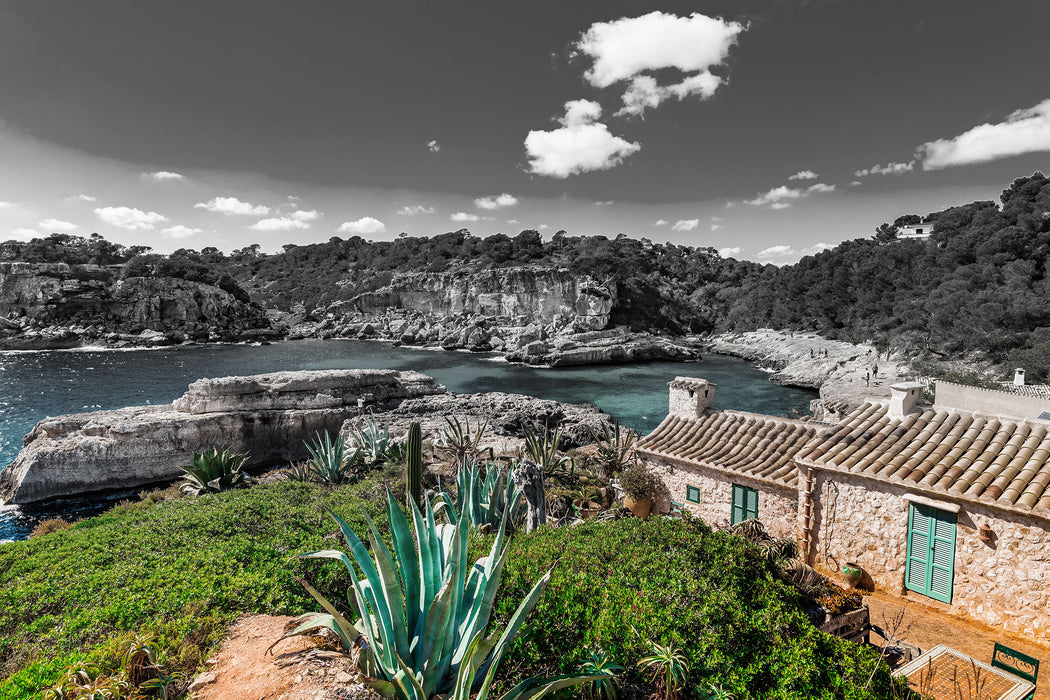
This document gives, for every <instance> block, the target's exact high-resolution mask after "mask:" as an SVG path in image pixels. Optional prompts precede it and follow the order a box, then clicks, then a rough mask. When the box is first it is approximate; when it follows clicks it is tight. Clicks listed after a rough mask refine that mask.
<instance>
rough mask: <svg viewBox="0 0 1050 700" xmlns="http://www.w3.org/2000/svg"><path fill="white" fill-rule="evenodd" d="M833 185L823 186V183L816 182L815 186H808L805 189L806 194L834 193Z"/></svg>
mask: <svg viewBox="0 0 1050 700" xmlns="http://www.w3.org/2000/svg"><path fill="white" fill-rule="evenodd" d="M834 191H835V186H834V185H825V184H824V183H823V182H818V183H817V184H815V185H810V186H809V187H807V188H806V192H834Z"/></svg>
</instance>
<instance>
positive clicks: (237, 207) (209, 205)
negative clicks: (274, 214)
mask: <svg viewBox="0 0 1050 700" xmlns="http://www.w3.org/2000/svg"><path fill="white" fill-rule="evenodd" d="M193 206H194V208H196V209H207V210H208V211H212V212H215V213H217V214H225V215H227V216H232V215H240V216H266V215H267V214H269V213H270V207H267V206H263V205H261V204H252V203H251V202H242V201H241V200H239V199H237V198H236V197H213V198H212V199H209V200H208V201H207V202H197V203H196V204H194V205H193Z"/></svg>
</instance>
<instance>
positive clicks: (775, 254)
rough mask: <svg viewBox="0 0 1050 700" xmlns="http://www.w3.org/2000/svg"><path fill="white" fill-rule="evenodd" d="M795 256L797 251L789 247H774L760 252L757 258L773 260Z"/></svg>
mask: <svg viewBox="0 0 1050 700" xmlns="http://www.w3.org/2000/svg"><path fill="white" fill-rule="evenodd" d="M794 254H795V249H794V248H792V247H791V246H789V245H774V246H770V247H769V248H763V249H762V250H760V251H758V255H757V256H756V257H757V258H759V259H761V260H772V259H775V258H786V257H790V256H792V255H794Z"/></svg>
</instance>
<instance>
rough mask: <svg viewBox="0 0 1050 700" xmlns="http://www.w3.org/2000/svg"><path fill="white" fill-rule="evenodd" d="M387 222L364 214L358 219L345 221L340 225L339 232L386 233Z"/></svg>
mask: <svg viewBox="0 0 1050 700" xmlns="http://www.w3.org/2000/svg"><path fill="white" fill-rule="evenodd" d="M385 231H386V224H384V223H383V222H382V221H380V220H379V219H373V218H372V217H371V216H362V217H361V218H360V219H358V220H357V221H344V222H343V223H342V224H340V225H339V233H358V234H372V233H384V232H385Z"/></svg>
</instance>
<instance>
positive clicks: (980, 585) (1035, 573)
mask: <svg viewBox="0 0 1050 700" xmlns="http://www.w3.org/2000/svg"><path fill="white" fill-rule="evenodd" d="M812 472H813V479H812V488H813V499H812V501H813V506H812V512H813V516H812V524H811V528H810V534H809V541H810V547H809V552H808V555H809V561H810V563H811V564H813V565H814V566H816V567H817V568H819V569H823V570H825V571H829V570H836V571H841V567H842V564H844V563H845V562H846V561H853V562H856V563H857V564H859V565H860V566H861V567H862V568H863V569H864V570H865V571H866V572H867V573H868V574H869V575H870V576H871V578H872V580H873V582H874V584H875V586H876V587H877V588H878V589H881V590H884V591H886V592H887V593H890V594H893V595H899V596H903V597H905V598H906V599H909V600H914V601H915V602H918V603H921V604H924V605H929V606H932V607H935V608H939V609H942V610H945V611H947V612H958V613H961V614H964V615H967V616H969V617H972V618H974V619H977V620H980V621H981V622H984V623H986V624H989V625H993V626H996V627H1002V628H1004V629H1007V630H1010V631H1011V632H1015V633H1018V634H1023V635H1025V636H1026V637H1030V638H1032V639H1035V640H1037V641H1041V642H1047V641H1050V521H1047V519H1046V518H1040V517H1035V516H1031V515H1026V514H1023V513H1016V512H1013V511H1010V510H1006V509H999V508H994V507H990V506H986V505H983V504H976V503H973V502H970V501H967V500H963V499H959V500H949V499H944V504H945V506H946V507H951V508H955V507H958V508H959V512H958V514H957V518H958V520H957V526H956V537H955V561H954V579H953V585H952V602H951V603H950V604H945V603H941V602H939V601H936V600H934V599H932V598H928V597H926V596H924V595H922V594H920V593H916V592H914V591H909V590H907V589H905V586H904V575H905V559H906V555H907V542H908V511H909V502H908V501H907V500H905V499H906V497H908V496H909V494H912V493H913V491H912V490H910V489H908V488H906V487H904V486H899V485H896V484H889V483H886V482H884V481H877V480H875V479H872V478H868V477H864V476H860V475H856V474H847V473H842V472H838V471H826V470H822V469H812ZM808 476H809V475H808V474H805V473H804V474H803V475H802V477H803V478H800V480H799V483H800V484H806V483H807V481H808V479H807V478H806V477H808ZM759 514H760V515H761V514H762V508H761V506H760V508H759ZM979 527H990V528H991V530H992V531H993V532H994V533H995V539H994V540H993V541H992V542H991V543H985V542H983V541H981V540H980V539H979V538H978V528H979Z"/></svg>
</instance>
